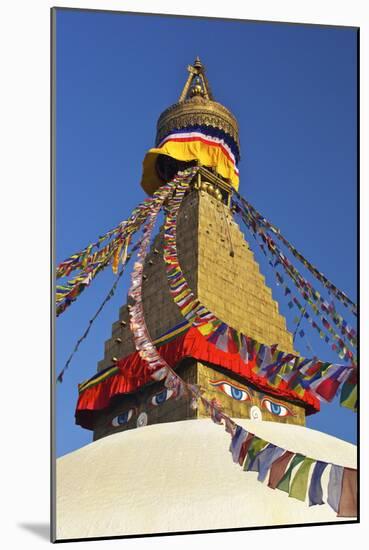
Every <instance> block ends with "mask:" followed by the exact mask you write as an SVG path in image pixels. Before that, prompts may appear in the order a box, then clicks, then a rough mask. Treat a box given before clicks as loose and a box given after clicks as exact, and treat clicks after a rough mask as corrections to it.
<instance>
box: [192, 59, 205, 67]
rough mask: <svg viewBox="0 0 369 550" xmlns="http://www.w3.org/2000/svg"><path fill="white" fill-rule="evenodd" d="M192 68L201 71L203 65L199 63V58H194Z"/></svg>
mask: <svg viewBox="0 0 369 550" xmlns="http://www.w3.org/2000/svg"><path fill="white" fill-rule="evenodd" d="M193 66H194V67H195V68H196V69H202V68H203V64H202V63H201V61H200V58H199V56H197V57H196V59H195V63H194V64H193Z"/></svg>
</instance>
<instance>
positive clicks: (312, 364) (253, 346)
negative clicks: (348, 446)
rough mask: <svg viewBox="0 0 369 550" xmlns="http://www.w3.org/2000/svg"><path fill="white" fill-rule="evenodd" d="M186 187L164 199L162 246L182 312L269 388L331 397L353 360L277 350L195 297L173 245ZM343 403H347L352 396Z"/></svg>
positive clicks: (216, 344) (173, 296)
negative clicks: (307, 356) (331, 360)
mask: <svg viewBox="0 0 369 550" xmlns="http://www.w3.org/2000/svg"><path fill="white" fill-rule="evenodd" d="M188 187H189V184H188V183H186V182H180V183H179V184H178V186H177V188H176V193H175V196H174V197H173V198H172V199H171V200H169V202H168V207H167V214H166V218H165V222H164V246H163V249H164V254H163V257H164V262H165V266H166V274H167V280H168V284H169V291H170V294H171V296H172V298H173V300H174V302H175V303H176V305H177V306H178V308H179V310H180V311H181V313H182V315H183V317H184V318H185V319H186V320H187V321H188V322H189V323H190V324H192V325H193V326H195V327H196V328H197V329H198V330H199V332H200V333H201V334H202V335H203V336H204V337H205V338H206V339H207V340H209V342H211V343H212V344H214V345H215V346H216V347H217V348H218V349H220V350H222V351H224V352H226V353H229V354H236V355H238V356H239V358H240V359H241V360H242V361H243V362H244V363H246V364H248V363H249V362H253V367H252V368H253V371H254V373H255V374H257V375H260V376H261V377H262V378H263V379H264V380H266V381H267V382H268V384H269V385H270V386H272V387H273V388H278V387H279V386H280V385H283V386H284V387H285V386H286V384H287V387H288V388H291V389H293V390H294V391H295V392H297V393H298V394H299V395H300V396H302V397H303V396H305V394H306V393H307V392H310V393H311V394H313V395H314V396H315V397H317V398H318V399H319V400H323V401H326V402H331V401H332V400H333V398H334V396H335V395H336V393H337V392H338V391H339V389H340V387H341V386H342V385H343V383H344V382H345V381H346V379H347V378H348V377H349V376H350V373H351V370H352V369H354V368H356V367H355V366H354V365H347V366H340V365H335V364H333V363H327V362H323V361H319V360H317V359H316V358H313V359H305V358H303V357H298V356H296V355H290V354H286V353H283V352H280V351H279V350H278V349H277V346H267V345H265V344H261V343H260V342H257V341H255V340H253V339H252V338H250V337H249V336H247V335H245V334H242V333H241V332H239V331H237V330H236V329H234V328H233V327H230V326H228V325H227V324H226V323H224V322H223V321H222V320H221V319H219V318H218V317H217V316H216V315H214V314H213V313H212V312H211V311H210V310H209V309H207V308H206V307H205V306H204V305H203V304H201V302H200V301H199V300H198V298H196V297H195V295H194V293H193V292H192V290H191V288H190V287H189V285H188V283H187V281H186V279H185V276H184V273H183V271H182V269H181V266H180V264H179V260H178V252H177V248H176V232H177V223H176V221H177V215H178V211H179V208H180V206H181V202H182V199H183V197H184V195H185V193H186V191H187V189H188ZM292 302H293V300H292ZM293 303H294V302H293ZM296 322H299V319H297V320H296ZM307 365H308V366H307ZM338 369H340V370H338ZM351 393H352V392H351ZM345 403H346V406H348V407H350V406H351V405H352V404H353V399H347V400H345ZM353 410H355V409H353Z"/></svg>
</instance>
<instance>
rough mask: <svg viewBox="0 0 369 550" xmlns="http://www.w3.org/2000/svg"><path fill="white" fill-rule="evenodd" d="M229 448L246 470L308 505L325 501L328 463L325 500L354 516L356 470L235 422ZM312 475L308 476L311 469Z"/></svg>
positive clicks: (231, 431) (234, 460)
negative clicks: (324, 484)
mask: <svg viewBox="0 0 369 550" xmlns="http://www.w3.org/2000/svg"><path fill="white" fill-rule="evenodd" d="M226 431H228V432H230V433H231V444H230V447H229V451H230V452H231V454H232V459H233V462H235V463H238V464H239V465H240V466H241V467H242V469H243V471H245V472H256V473H257V474H258V477H257V479H258V481H260V482H262V483H264V482H265V481H266V479H267V477H268V474H269V479H268V487H269V488H271V489H277V490H279V491H284V492H286V493H287V494H288V496H289V497H290V498H295V499H297V500H300V501H302V502H305V501H306V500H308V503H309V506H316V505H322V504H325V503H324V500H323V489H322V475H323V473H324V471H325V469H326V468H327V467H330V474H329V482H328V488H327V493H328V498H327V503H328V504H329V506H330V507H331V508H332V509H333V510H334V511H335V512H336V514H337V516H339V517H356V516H357V470H355V469H352V468H346V467H344V466H339V465H337V464H329V463H326V462H323V461H320V460H316V459H314V458H311V457H307V456H305V455H303V454H301V453H294V452H292V451H290V450H287V449H284V448H282V447H279V446H277V445H275V444H273V443H271V442H269V441H267V440H265V439H262V438H260V437H258V436H256V435H255V434H253V433H251V432H249V431H247V430H245V429H244V428H242V426H240V425H237V424H235V426H234V427H233V429H232V430H229V429H227V428H226ZM311 471H312V475H311V476H310V472H311Z"/></svg>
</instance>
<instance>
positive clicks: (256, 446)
mask: <svg viewBox="0 0 369 550" xmlns="http://www.w3.org/2000/svg"><path fill="white" fill-rule="evenodd" d="M267 445H269V442H268V441H265V440H264V439H261V438H260V437H257V436H254V439H253V440H252V441H251V443H250V447H249V450H248V452H247V457H246V460H245V463H244V465H243V469H244V470H245V471H246V470H247V469H248V467H249V465H250V462H251V461H252V460H254V458H255V456H256V455H257V454H258V453H260V451H262V450H263V449H264V447H266V446H267Z"/></svg>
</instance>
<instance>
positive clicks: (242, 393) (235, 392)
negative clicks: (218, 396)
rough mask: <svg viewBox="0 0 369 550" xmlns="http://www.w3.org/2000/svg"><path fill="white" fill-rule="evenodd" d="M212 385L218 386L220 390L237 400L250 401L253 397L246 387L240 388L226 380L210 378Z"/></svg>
mask: <svg viewBox="0 0 369 550" xmlns="http://www.w3.org/2000/svg"><path fill="white" fill-rule="evenodd" d="M209 382H210V384H211V385H212V386H217V387H218V389H219V390H220V391H222V392H223V393H225V394H226V395H229V397H232V398H233V399H236V401H248V400H249V399H251V397H250V394H249V392H248V391H246V390H245V389H244V388H240V387H238V386H235V385H233V384H229V383H228V382H226V381H225V380H209Z"/></svg>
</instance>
